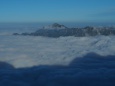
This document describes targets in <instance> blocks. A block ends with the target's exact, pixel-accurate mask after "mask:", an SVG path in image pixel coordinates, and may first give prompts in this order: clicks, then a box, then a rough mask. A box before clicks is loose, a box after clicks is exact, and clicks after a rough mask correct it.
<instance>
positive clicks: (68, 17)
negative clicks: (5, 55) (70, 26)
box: [0, 0, 115, 23]
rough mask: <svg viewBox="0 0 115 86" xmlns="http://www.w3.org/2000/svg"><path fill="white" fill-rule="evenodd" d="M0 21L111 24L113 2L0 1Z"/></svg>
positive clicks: (114, 4)
mask: <svg viewBox="0 0 115 86" xmlns="http://www.w3.org/2000/svg"><path fill="white" fill-rule="evenodd" d="M0 22H109V23H110V22H111V23H114V22H115V0H0Z"/></svg>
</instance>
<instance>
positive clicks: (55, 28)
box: [13, 23, 115, 37]
mask: <svg viewBox="0 0 115 86" xmlns="http://www.w3.org/2000/svg"><path fill="white" fill-rule="evenodd" d="M13 35H23V36H45V37H60V36H75V37H84V36H97V35H104V36H109V35H115V27H91V26H87V27H84V28H68V27H66V26H64V25H60V24H57V23H54V24H52V25H49V26H45V27H43V28H41V29H38V30H37V31H35V32H32V33H26V32H25V33H22V34H18V33H14V34H13Z"/></svg>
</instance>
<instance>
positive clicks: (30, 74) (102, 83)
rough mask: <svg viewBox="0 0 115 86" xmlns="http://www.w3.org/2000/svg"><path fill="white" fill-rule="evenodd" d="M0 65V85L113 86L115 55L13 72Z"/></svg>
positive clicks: (80, 59) (82, 58) (92, 54)
mask: <svg viewBox="0 0 115 86" xmlns="http://www.w3.org/2000/svg"><path fill="white" fill-rule="evenodd" d="M0 64H2V65H1V66H3V67H6V65H7V67H6V68H7V69H8V70H6V68H5V69H4V68H2V69H0V86H115V56H112V55H110V56H100V55H98V54H96V53H88V54H87V55H85V56H84V57H77V58H75V59H74V60H73V61H72V62H71V63H70V64H69V65H68V66H58V65H52V66H47V65H41V66H35V67H31V68H18V69H15V68H14V67H13V66H11V65H10V64H8V63H3V62H0Z"/></svg>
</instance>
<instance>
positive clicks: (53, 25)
mask: <svg viewBox="0 0 115 86" xmlns="http://www.w3.org/2000/svg"><path fill="white" fill-rule="evenodd" d="M43 28H44V29H66V28H67V27H66V26H64V25H60V24H58V23H54V24H52V25H48V26H45V27H43Z"/></svg>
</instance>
